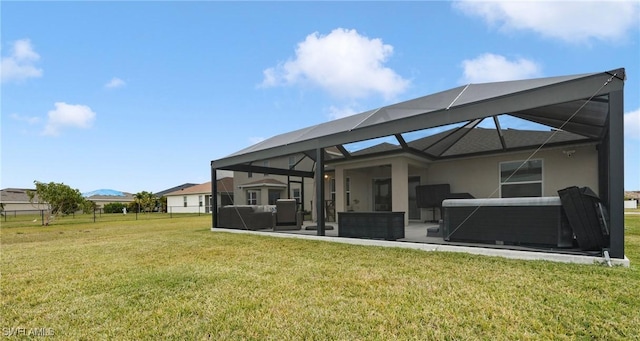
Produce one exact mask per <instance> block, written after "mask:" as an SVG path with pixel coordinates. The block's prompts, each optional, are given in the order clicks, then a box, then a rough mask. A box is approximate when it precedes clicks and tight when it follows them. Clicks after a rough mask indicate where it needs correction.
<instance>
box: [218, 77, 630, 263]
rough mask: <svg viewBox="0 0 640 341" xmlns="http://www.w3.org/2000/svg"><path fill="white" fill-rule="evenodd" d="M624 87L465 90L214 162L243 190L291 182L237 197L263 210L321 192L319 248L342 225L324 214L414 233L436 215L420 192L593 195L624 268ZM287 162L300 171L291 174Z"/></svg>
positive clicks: (316, 197) (521, 83)
mask: <svg viewBox="0 0 640 341" xmlns="http://www.w3.org/2000/svg"><path fill="white" fill-rule="evenodd" d="M625 77H626V76H625V70H624V69H616V70H610V71H605V72H596V73H588V74H579V75H566V76H557V77H548V78H538V79H527V80H518V81H507V82H494V83H484V84H468V85H465V86H461V87H457V88H453V89H450V90H446V91H443V92H439V93H435V94H432V95H427V96H424V97H420V98H416V99H412V100H409V101H405V102H401V103H397V104H392V105H389V106H385V107H382V108H378V109H374V110H370V111H366V112H363V113H360V114H356V115H353V116H349V117H345V118H342V119H338V120H334V121H330V122H326V123H321V124H318V125H315V126H311V127H307V128H303V129H299V130H296V131H292V132H289V133H284V134H281V135H277V136H274V137H272V138H269V139H267V140H264V141H262V142H260V143H257V144H255V145H253V146H250V147H248V148H245V149H243V150H240V151H238V152H236V153H233V154H231V155H229V156H227V157H225V158H222V159H218V160H213V161H211V169H212V177H215V176H216V174H217V173H216V172H217V171H218V170H229V171H234V172H236V173H235V174H236V175H235V176H236V178H237V179H240V176H239V174H240V173H245V174H251V178H253V179H255V177H256V176H260V175H262V176H264V174H269V176H279V177H281V178H285V179H287V181H280V183H272V182H267V181H264V179H263V181H259V180H260V179H255V180H253V183H252V182H246V183H245V182H244V181H245V180H248V178H250V177H249V176H247V177H246V178H242V179H243V180H242V181H240V182H238V183H242V184H243V185H246V186H245V187H242V188H240V187H238V188H237V189H236V192H235V193H236V195H237V196H238V197H240V196H242V195H244V196H246V197H247V198H251V196H253V195H254V194H251V187H250V186H257V187H258V188H260V189H261V191H260V196H261V197H260V198H261V200H264V198H265V194H264V191H265V190H266V192H267V194H266V199H267V200H269V197H270V195H269V194H268V193H269V191H271V192H272V193H273V196H274V197H275V195H276V194H275V193H276V191H279V192H280V193H284V194H286V195H288V196H289V197H291V196H292V189H293V188H294V185H295V184H298V183H304V184H306V183H307V182H306V181H309V180H311V181H313V185H312V186H311V188H312V189H311V193H308V192H307V191H305V193H306V194H310V196H311V197H312V198H311V201H310V202H311V203H312V207H311V208H312V210H313V211H314V212H325V214H315V215H314V220H315V221H316V223H317V229H316V230H317V235H318V236H324V235H325V221H326V220H330V219H335V216H332V215H333V212H330V214H329V215H327V214H326V212H327V210H326V207H327V206H326V203H327V202H331V204H332V205H333V207H334V208H335V212H336V213H337V215H338V216H339V215H341V214H342V215H344V213H345V212H349V211H356V212H389V211H393V212H400V213H402V214H403V219H404V226H405V227H407V226H409V225H410V224H411V223H412V222H415V221H422V220H426V219H427V217H430V216H432V215H434V214H435V213H434V212H433V211H432V210H429V209H428V208H425V207H418V205H417V201H418V200H417V197H416V196H417V190H416V189H417V188H418V187H419V186H424V185H437V184H446V185H448V186H450V189H451V192H456V193H464V194H465V195H468V196H471V197H474V198H511V197H516V198H518V197H520V198H523V197H555V198H558V196H559V191H560V190H563V189H565V188H568V187H571V186H577V187H580V188H590V189H592V190H593V191H594V192H595V195H597V196H598V197H599V199H600V200H601V202H602V207H604V208H605V209H606V210H607V211H608V213H609V215H608V216H609V218H608V221H607V223H608V224H607V229H608V230H609V236H608V240H607V245H606V246H605V247H603V248H601V249H600V252H601V254H606V255H607V257H608V256H610V257H612V258H616V259H624V220H623V219H624V216H623V214H624V212H623V196H624V192H623V191H624V189H623V183H624V171H623V155H624V154H623V148H624V146H623V136H622V135H623V97H624V96H623V93H624V81H625ZM290 158H293V159H294V160H296V162H295V163H291V162H283V160H288V159H290ZM278 160H279V161H278ZM265 178H268V176H267V177H265ZM291 179H294V181H295V182H294V181H291ZM282 184H286V186H287V187H286V189H285V188H283V187H282ZM302 187H303V188H306V186H302ZM281 188H282V189H281ZM214 190H215V188H214ZM255 196H257V193H256V194H255ZM243 203H245V202H243ZM248 203H252V204H253V203H257V201H251V200H250V199H247V201H246V204H248ZM306 204H307V202H306V199H305V200H304V205H306ZM445 225H446V222H445ZM217 227H218V225H217V221H216V218H215V217H213V218H212V228H213V229H216V228H217ZM340 229H341V227H340V226H338V230H340ZM497 242H498V241H496V243H497ZM470 244H472V245H473V244H474V242H473V241H472V242H470ZM478 244H480V243H478ZM524 249H526V247H524ZM519 250H522V248H520V249H519ZM590 252H591V251H590ZM577 253H581V254H583V255H586V254H591V253H592V252H591V253H589V252H586V251H585V252H581V251H578V252H577Z"/></svg>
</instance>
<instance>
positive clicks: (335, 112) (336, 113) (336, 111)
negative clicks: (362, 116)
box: [329, 106, 359, 120]
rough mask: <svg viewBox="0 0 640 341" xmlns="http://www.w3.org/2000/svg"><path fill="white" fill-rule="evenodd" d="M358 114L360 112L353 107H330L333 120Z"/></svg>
mask: <svg viewBox="0 0 640 341" xmlns="http://www.w3.org/2000/svg"><path fill="white" fill-rule="evenodd" d="M358 113H359V112H358V111H356V110H355V109H354V108H352V107H342V108H338V107H335V106H331V107H329V118H330V119H332V120H335V119H338V118H343V117H347V116H351V115H355V114H358Z"/></svg>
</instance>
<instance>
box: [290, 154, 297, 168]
mask: <svg viewBox="0 0 640 341" xmlns="http://www.w3.org/2000/svg"><path fill="white" fill-rule="evenodd" d="M295 166H296V157H295V156H289V169H293V168H295Z"/></svg>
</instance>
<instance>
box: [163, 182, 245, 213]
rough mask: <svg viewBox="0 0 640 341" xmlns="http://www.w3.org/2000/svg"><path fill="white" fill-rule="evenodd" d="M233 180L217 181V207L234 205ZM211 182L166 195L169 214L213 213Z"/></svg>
mask: <svg viewBox="0 0 640 341" xmlns="http://www.w3.org/2000/svg"><path fill="white" fill-rule="evenodd" d="M233 182H234V180H233V178H232V177H225V178H222V179H218V180H217V181H216V184H217V187H218V191H217V195H216V200H215V202H216V204H217V207H220V206H226V205H231V204H232V203H233ZM211 193H212V192H211V182H205V183H203V184H199V185H195V186H188V187H185V188H181V189H178V190H176V191H173V192H170V193H166V194H165V195H164V196H165V197H166V198H167V212H169V213H210V212H211V203H212V200H211Z"/></svg>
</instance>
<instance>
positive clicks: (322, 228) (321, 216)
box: [314, 148, 325, 236]
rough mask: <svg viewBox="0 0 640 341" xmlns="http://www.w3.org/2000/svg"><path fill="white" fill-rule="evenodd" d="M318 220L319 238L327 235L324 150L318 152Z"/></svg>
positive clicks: (316, 173)
mask: <svg viewBox="0 0 640 341" xmlns="http://www.w3.org/2000/svg"><path fill="white" fill-rule="evenodd" d="M314 181H315V182H316V218H317V219H316V220H317V224H318V228H317V231H318V236H324V235H325V221H324V149H323V148H318V149H317V150H316V172H315V179H314Z"/></svg>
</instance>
